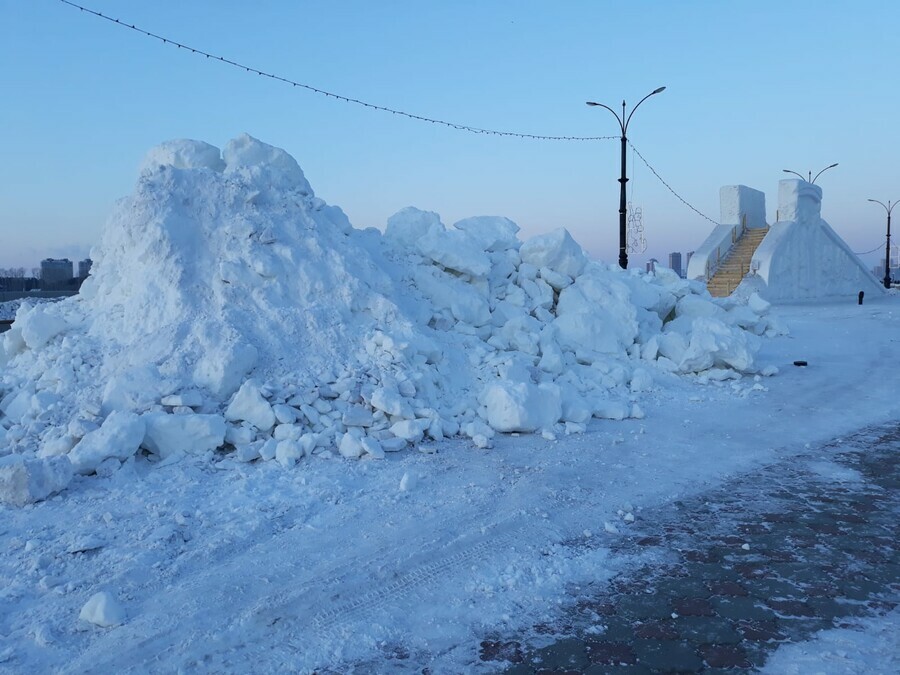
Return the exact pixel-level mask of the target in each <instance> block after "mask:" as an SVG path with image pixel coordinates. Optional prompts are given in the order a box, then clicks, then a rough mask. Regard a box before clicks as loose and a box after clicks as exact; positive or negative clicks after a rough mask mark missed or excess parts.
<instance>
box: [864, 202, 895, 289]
mask: <svg viewBox="0 0 900 675" xmlns="http://www.w3.org/2000/svg"><path fill="white" fill-rule="evenodd" d="M869 201H870V202H875V203H876V204H881V207H882V208H883V209H884V210H885V211H887V241H886V242H885V245H884V287H885V288H890V287H891V211H893V210H894V207H895V206H897V202H894V203H893V204H891V200H890V199H888V203H887V205H886V206H885V205H884V204H883V203H882V202H880V201H878V200H877V199H870V200H869Z"/></svg>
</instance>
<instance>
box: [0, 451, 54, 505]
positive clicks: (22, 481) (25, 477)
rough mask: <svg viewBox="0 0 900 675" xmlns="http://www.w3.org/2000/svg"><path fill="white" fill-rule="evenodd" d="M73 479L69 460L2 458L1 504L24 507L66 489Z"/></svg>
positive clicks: (18, 456)
mask: <svg viewBox="0 0 900 675" xmlns="http://www.w3.org/2000/svg"><path fill="white" fill-rule="evenodd" d="M70 480H72V464H71V462H69V460H68V459H67V458H66V457H49V458H47V459H25V458H24V457H22V456H21V455H9V456H7V457H0V502H3V503H4V504H9V505H11V506H25V505H26V504H32V503H34V502H38V501H41V500H42V499H46V498H47V497H49V496H50V495H54V494H56V493H57V492H60V491H62V490H64V489H65V488H66V486H67V485H68V484H69V481H70Z"/></svg>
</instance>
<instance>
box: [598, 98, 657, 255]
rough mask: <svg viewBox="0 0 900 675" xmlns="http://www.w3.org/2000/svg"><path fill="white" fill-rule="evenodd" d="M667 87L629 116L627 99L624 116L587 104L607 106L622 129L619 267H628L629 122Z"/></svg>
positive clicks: (623, 105)
mask: <svg viewBox="0 0 900 675" xmlns="http://www.w3.org/2000/svg"><path fill="white" fill-rule="evenodd" d="M664 90H665V87H659V88H658V89H654V90H653V91H651V92H650V93H649V94H647V95H646V96H645V97H644V98H642V99H641V100H640V101H638V103H637V105H636V106H634V107H633V108H632V109H631V112H630V113H629V114H628V117H627V118H626V117H625V101H622V116H621V117H619V113H617V112H616V111H615V110H613V109H612V108H610V107H609V106H608V105H603V104H602V103H595V102H594V101H587V104H588V105H590V106H598V107H600V108H606V109H607V110H609V112H611V113H612V114H613V115H614V116H615V118H616V121H617V122H618V123H619V128H620V129H621V130H622V177H621V178H619V183H620V184H621V187H620V188H619V267H621V268H622V269H623V270H624V269H628V250H627V237H628V234H627V226H626V223H625V219H626V216H625V183H627V182H628V176H627V175H626V173H625V158H626V146H627V145H628V138H627V136H626V134H627V132H628V123H629V122H631V116H632V115H634V111H635V110H637V109H638V107H639V106H640V105H641V103H643V102H644V101H646V100H647V99H648V98H650V97H651V96H653V95H654V94H658V93H660V92H661V91H664Z"/></svg>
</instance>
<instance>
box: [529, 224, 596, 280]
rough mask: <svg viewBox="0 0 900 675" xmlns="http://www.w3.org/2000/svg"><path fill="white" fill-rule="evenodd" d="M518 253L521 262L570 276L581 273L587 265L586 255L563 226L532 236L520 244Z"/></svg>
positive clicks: (573, 276)
mask: <svg viewBox="0 0 900 675" xmlns="http://www.w3.org/2000/svg"><path fill="white" fill-rule="evenodd" d="M519 255H521V256H522V261H523V262H526V263H530V264H532V265H534V266H535V267H538V268H541V267H548V268H549V269H551V270H553V271H554V272H559V273H560V274H565V275H567V276H570V277H572V278H575V277H577V276H578V275H579V274H581V272H582V270H583V269H584V266H585V265H587V256H586V255H585V254H584V251H583V250H582V249H581V246H579V245H578V243H577V242H576V241H575V240H574V239H572V235H571V234H569V231H568V230H567V229H566V228H564V227H560V228H558V229H556V230H554V231H553V232H549V233H547V234H539V235H537V236H536V237H532V238H531V239H529V240H528V241H526V242H525V243H524V244H522V247H521V248H520V249H519Z"/></svg>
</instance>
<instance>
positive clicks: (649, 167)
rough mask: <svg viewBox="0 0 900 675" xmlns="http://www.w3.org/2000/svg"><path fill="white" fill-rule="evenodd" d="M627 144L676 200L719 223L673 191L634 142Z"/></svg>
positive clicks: (702, 216)
mask: <svg viewBox="0 0 900 675" xmlns="http://www.w3.org/2000/svg"><path fill="white" fill-rule="evenodd" d="M628 145H630V146H631V149H632V150H634V151H635V152H636V153H637V156H638V157H640V158H641V161H642V162H643V163H644V164H645V165H646V166H647V168H648V169H650V172H651V173H652V174H653V175H654V176H656V177H657V178H658V179H659V182H660V183H662V184H663V185H665V186H666V189H667V190H668V191H669V192H671V193H672V194H673V195H675V198H676V199H678V201H680V202H681V203H682V204H684V205H685V206H686V207H688V208H689V209H690V210H691V211H693V212H694V213H696V214H697V215H698V216H700V217H701V218H706V220H708V221H709V222H711V223H712V224H713V225H718V224H719V223H717V222H716V221H715V220H713V219H712V218H710V217H709V216H707V215H706V214H704V213H702V212H701V211H699V210H698V209H696V208H694V206H693V205H692V204H691V203H690V202H688V201H687V200H686V199H685V198H684V197H682V196H681V195H680V194H678V193H677V192H675V190H674V189H672V186H671V185H669V184H668V183H667V182H666V181H664V180H663V177H662V176H660V175H659V174H658V173H657V172H656V169H654V168H653V167H652V166H650V162H648V161H647V160H646V159H644V156H643V155H642V154H641V151H640V150H638V149H637V148H636V147H634V143H632V142H631V141H628Z"/></svg>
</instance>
